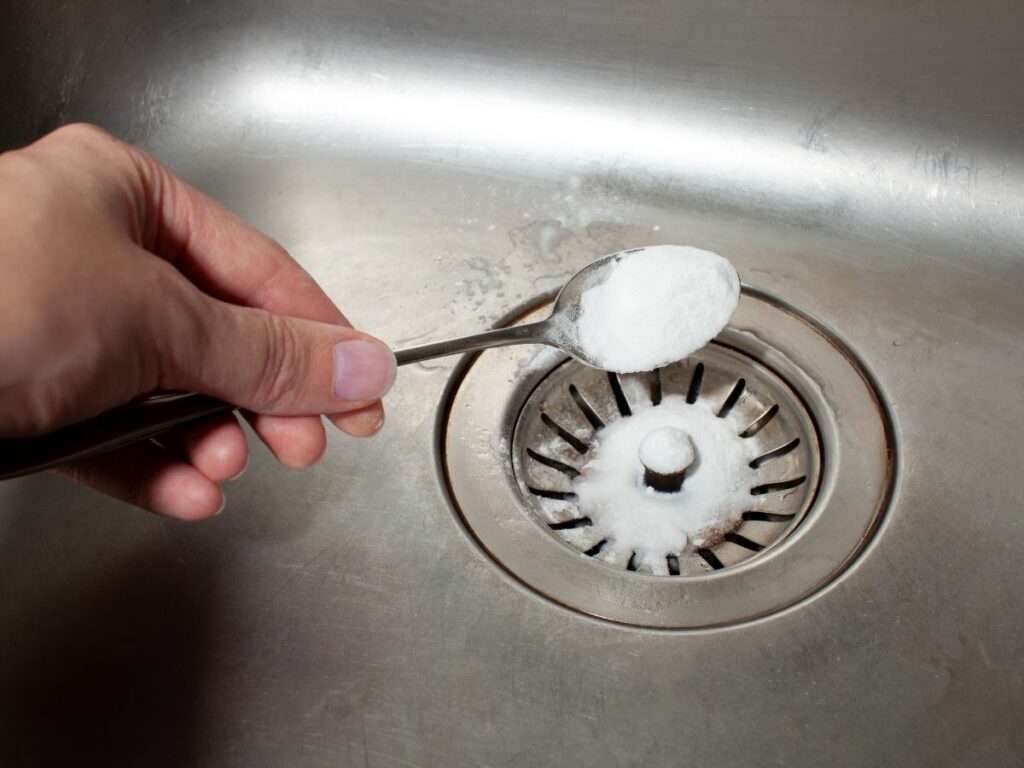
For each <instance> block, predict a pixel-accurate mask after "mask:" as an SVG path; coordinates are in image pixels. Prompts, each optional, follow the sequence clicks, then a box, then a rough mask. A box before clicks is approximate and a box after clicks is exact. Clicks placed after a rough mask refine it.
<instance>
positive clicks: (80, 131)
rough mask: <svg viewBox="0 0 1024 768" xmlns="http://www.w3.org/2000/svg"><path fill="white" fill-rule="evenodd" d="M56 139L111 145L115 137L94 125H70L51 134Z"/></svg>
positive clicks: (63, 126)
mask: <svg viewBox="0 0 1024 768" xmlns="http://www.w3.org/2000/svg"><path fill="white" fill-rule="evenodd" d="M50 135H51V136H52V137H53V138H55V139H60V140H62V141H73V142H76V143H87V144H93V143H97V142H99V143H109V142H112V141H114V137H113V136H111V135H110V134H109V133H107V132H106V131H105V130H103V129H102V128H100V127H99V126H98V125H93V124H92V123H68V124H67V125H62V126H61V127H60V128H58V129H57V130H55V131H54V132H53V133H52V134H50Z"/></svg>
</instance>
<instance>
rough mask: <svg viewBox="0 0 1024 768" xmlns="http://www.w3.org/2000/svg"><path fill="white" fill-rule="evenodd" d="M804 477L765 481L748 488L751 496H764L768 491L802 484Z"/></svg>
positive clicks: (775, 491)
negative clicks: (773, 481)
mask: <svg viewBox="0 0 1024 768" xmlns="http://www.w3.org/2000/svg"><path fill="white" fill-rule="evenodd" d="M806 479H807V478H806V477H794V478H790V479H789V480H779V481H778V482H776V483H765V484H764V485H755V486H754V487H753V488H751V489H750V495H751V496H764V495H765V494H769V493H777V492H778V491H788V490H791V489H793V488H796V487H797V486H799V485H802V484H803V482H804V480H806Z"/></svg>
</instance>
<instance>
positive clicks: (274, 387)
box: [254, 312, 306, 408]
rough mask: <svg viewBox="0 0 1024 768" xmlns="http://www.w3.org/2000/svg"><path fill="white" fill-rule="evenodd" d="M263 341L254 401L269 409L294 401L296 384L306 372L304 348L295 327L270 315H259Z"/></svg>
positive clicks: (280, 318) (284, 319) (277, 316)
mask: <svg viewBox="0 0 1024 768" xmlns="http://www.w3.org/2000/svg"><path fill="white" fill-rule="evenodd" d="M259 316H260V318H261V322H262V323H263V324H264V329H263V330H264V333H265V338H266V340H267V343H266V350H265V354H264V356H263V360H262V361H261V363H260V364H259V367H258V370H257V380H256V391H255V393H254V399H255V400H256V401H257V402H258V403H260V404H261V405H263V406H265V407H268V408H273V407H274V406H277V405H284V404H287V403H289V402H290V401H291V400H292V399H293V398H294V393H295V388H296V382H297V381H301V380H302V375H303V374H302V372H303V371H305V369H306V359H305V352H304V346H303V344H302V340H301V339H300V338H299V334H298V332H297V331H296V329H295V326H294V325H293V324H292V323H291V322H289V321H288V320H287V319H286V318H283V317H281V316H279V315H275V314H273V313H271V312H260V314H259Z"/></svg>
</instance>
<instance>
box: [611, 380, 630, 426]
mask: <svg viewBox="0 0 1024 768" xmlns="http://www.w3.org/2000/svg"><path fill="white" fill-rule="evenodd" d="M608 384H609V385H610V386H611V388H612V394H613V395H614V396H615V407H616V408H618V409H619V413H620V414H621V415H622V416H632V415H633V409H632V408H630V407H629V400H627V399H626V393H625V392H623V391H622V382H620V381H619V375H618V374H617V373H613V372H612V371H608Z"/></svg>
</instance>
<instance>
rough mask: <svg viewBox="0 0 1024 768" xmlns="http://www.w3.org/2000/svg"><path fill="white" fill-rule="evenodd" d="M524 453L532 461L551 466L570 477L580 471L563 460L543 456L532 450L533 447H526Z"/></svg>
mask: <svg viewBox="0 0 1024 768" xmlns="http://www.w3.org/2000/svg"><path fill="white" fill-rule="evenodd" d="M526 455H527V456H529V457H530V458H531V459H533V460H534V461H536V462H538V463H540V464H543V465H544V466H545V467H551V468H552V469H554V470H556V471H557V472H561V473H562V474H563V475H565V476H566V477H568V478H570V479H572V478H574V477H576V476H577V475H578V474H579V473H580V471H579V470H578V469H576V467H571V466H569V465H568V464H566V463H565V462H561V461H558V460H557V459H552V458H551V457H549V456H545V455H544V454H542V453H537V451H535V450H533V448H527V449H526Z"/></svg>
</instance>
